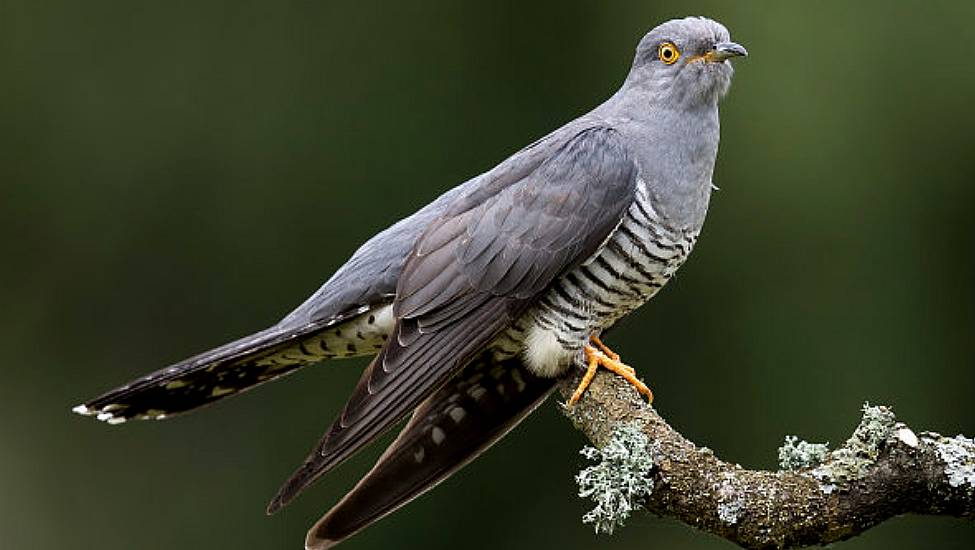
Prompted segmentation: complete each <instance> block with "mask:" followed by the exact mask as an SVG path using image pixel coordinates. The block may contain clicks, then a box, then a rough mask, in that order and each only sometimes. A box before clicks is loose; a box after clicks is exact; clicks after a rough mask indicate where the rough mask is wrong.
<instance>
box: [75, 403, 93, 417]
mask: <svg viewBox="0 0 975 550" xmlns="http://www.w3.org/2000/svg"><path fill="white" fill-rule="evenodd" d="M71 412H73V413H77V414H83V415H85V416H91V414H92V411H91V410H89V409H88V407H86V406H84V405H78V406H77V407H75V408H73V409H71Z"/></svg>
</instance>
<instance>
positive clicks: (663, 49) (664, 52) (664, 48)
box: [657, 42, 680, 65]
mask: <svg viewBox="0 0 975 550" xmlns="http://www.w3.org/2000/svg"><path fill="white" fill-rule="evenodd" d="M657 57H658V58H660V60H661V61H663V62H664V64H665V65H673V64H674V63H676V62H677V60H678V59H680V50H678V49H677V46H676V45H674V43H673V42H664V43H663V44H661V45H660V47H659V48H657Z"/></svg>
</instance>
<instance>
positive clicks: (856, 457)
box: [810, 403, 897, 494]
mask: <svg viewBox="0 0 975 550" xmlns="http://www.w3.org/2000/svg"><path fill="white" fill-rule="evenodd" d="M896 424H897V421H896V418H895V417H894V412H893V411H891V410H890V409H889V408H887V407H883V406H876V407H872V406H870V404H869V403H865V404H864V405H863V418H862V419H861V420H860V425H859V426H857V429H856V430H854V431H853V436H852V437H850V439H848V440H847V441H846V443H845V444H844V445H843V447H841V448H839V449H837V450H836V451H833V453H832V454H830V455H829V460H828V461H827V462H825V463H823V464H821V465H819V466H818V467H816V468H815V469H814V470H813V471H812V472H810V473H811V474H812V476H813V477H815V478H816V479H817V480H819V482H820V484H821V488H822V490H823V492H824V493H826V494H829V493H831V492H833V491H834V490H836V489H837V488H838V487H840V486H842V485H843V484H845V483H847V482H850V481H853V480H856V479H859V478H860V477H862V476H863V475H864V474H865V473H866V472H867V469H869V468H870V466H872V465H873V464H874V462H876V461H877V456H878V455H879V454H880V447H881V444H882V443H884V442H885V441H886V440H887V439H888V438H889V437H891V434H892V433H893V431H894V427H895V426H896Z"/></svg>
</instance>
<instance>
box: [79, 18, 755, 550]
mask: <svg viewBox="0 0 975 550" xmlns="http://www.w3.org/2000/svg"><path fill="white" fill-rule="evenodd" d="M745 55H747V52H746V51H745V48H743V47H742V46H741V45H739V44H737V43H735V42H732V41H731V37H730V35H729V33H728V31H727V29H726V28H725V27H724V26H722V25H721V24H719V23H717V22H715V21H712V20H710V19H706V18H701V17H691V18H686V19H679V20H673V21H668V22H666V23H663V24H661V25H659V26H658V27H656V28H654V29H653V30H651V31H650V32H649V33H647V34H646V35H645V36H644V37H643V39H642V40H641V41H640V42H639V44H638V46H637V49H636V55H635V58H634V60H633V64H632V66H631V69H630V71H629V73H628V75H627V76H626V78H625V80H624V82H623V84H622V86H621V87H620V88H619V90H618V91H617V92H616V93H614V94H613V95H612V96H611V97H610V98H609V99H607V100H606V101H605V102H603V103H602V104H601V105H599V106H598V107H596V108H595V109H593V110H592V111H590V112H589V113H587V114H585V115H583V116H581V117H579V118H577V119H575V120H573V121H571V122H569V123H568V124H566V125H564V126H562V127H561V128H559V129H557V130H555V131H554V132H552V133H550V134H548V135H546V136H544V137H542V138H541V139H539V140H537V141H535V142H534V143H532V144H530V145H528V146H527V147H525V148H523V149H521V150H520V151H518V152H516V153H514V154H513V155H511V156H510V157H508V158H507V159H505V160H504V161H502V162H501V163H500V164H498V165H497V166H496V167H494V168H492V169H491V170H488V171H487V172H485V173H483V174H481V175H479V176H476V177H474V178H472V179H470V180H468V181H467V182H465V183H463V184H461V185H459V186H457V187H455V188H453V189H451V190H449V191H447V192H446V193H444V194H443V195H441V196H440V197H439V198H437V199H436V200H434V201H433V202H431V203H430V204H429V205H427V206H425V207H424V208H422V209H420V210H419V211H418V212H416V213H415V214H413V215H411V216H409V217H407V218H405V219H403V220H400V221H399V222H397V223H395V224H393V225H392V226H390V227H389V228H388V229H386V230H384V231H382V232H381V233H379V234H377V235H376V236H375V237H373V238H372V239H370V240H368V241H367V242H366V243H365V244H363V245H362V246H361V247H360V248H359V249H358V250H357V251H356V252H355V253H354V254H353V255H352V257H351V258H350V259H349V260H348V261H347V262H346V263H345V264H344V265H343V266H342V267H341V268H339V269H338V271H336V272H335V274H334V275H333V276H332V277H331V278H330V279H328V280H327V281H326V282H325V283H324V285H322V287H321V288H320V289H319V290H318V291H316V292H315V293H314V294H313V295H312V296H311V297H309V298H308V299H307V300H305V302H304V303H302V304H301V305H300V306H298V308H297V309H295V310H294V311H292V312H291V313H290V314H288V315H287V316H286V317H284V318H283V319H281V321H280V322H278V323H277V324H275V325H273V326H272V327H270V328H267V329H265V330H262V331H259V332H256V333H254V334H252V335H250V336H246V337H244V338H241V339H239V340H236V341H234V342H230V343H228V344H225V345H223V346H220V347H217V348H215V349H212V350H210V351H207V352H204V353H202V354H200V355H197V356H195V357H192V358H189V359H186V360H185V361H182V362H179V363H176V364H174V365H172V366H169V367H167V368H164V369H162V370H159V371H156V372H153V373H151V374H148V375H145V376H143V377H141V378H138V379H136V380H134V381H132V382H130V383H128V384H126V385H124V386H121V387H118V388H116V389H114V390H111V391H109V392H107V393H105V394H104V395H102V396H100V397H97V398H95V399H92V400H90V401H88V402H86V403H84V404H83V405H79V406H77V407H75V409H74V410H75V412H78V413H80V414H83V415H89V416H94V417H95V418H97V419H98V420H103V421H106V422H108V423H109V424H119V423H122V422H125V421H126V420H132V419H162V418H166V417H169V416H173V415H177V414H180V413H184V412H187V411H190V410H193V409H196V408H198V407H201V406H203V405H207V404H210V403H213V402H215V401H217V400H220V399H223V398H225V397H228V396H231V395H235V394H237V393H240V392H242V391H244V390H247V389H250V388H252V387H255V386H257V385H259V384H262V383H264V382H268V381H271V380H275V379H277V378H280V377H282V376H284V375H286V374H289V373H292V372H294V371H296V370H297V369H299V368H301V367H303V366H306V365H310V364H313V363H318V362H321V361H324V360H327V359H338V358H346V357H356V356H363V355H369V356H374V358H373V359H372V360H371V362H370V363H369V365H368V367H367V368H366V369H365V371H364V372H363V373H362V376H361V378H360V380H359V382H358V384H357V386H356V387H355V389H354V390H353V391H352V394H351V396H350V397H349V399H348V401H347V403H346V405H345V407H344V409H343V410H342V412H341V414H340V415H339V417H338V418H337V419H335V421H334V422H333V424H332V425H331V427H329V428H328V430H327V431H326V433H325V435H324V437H323V438H322V439H321V440H320V441H319V443H318V444H317V445H316V446H315V447H314V448H313V450H312V452H311V454H310V456H308V458H307V459H306V461H305V462H304V464H303V465H302V466H300V467H299V468H298V470H297V471H296V472H295V473H294V475H293V476H292V477H291V478H290V479H289V480H288V481H287V482H285V484H284V485H283V487H282V488H281V489H280V491H279V492H278V494H277V495H276V496H275V497H274V498H273V500H272V501H271V503H270V505H269V506H268V513H273V512H275V511H277V510H278V509H279V508H281V507H282V506H284V505H286V504H288V503H289V502H290V501H291V500H292V499H294V498H295V496H296V495H297V494H298V493H299V492H301V491H302V490H303V489H305V488H306V487H308V486H309V485H310V484H311V483H312V482H314V481H315V480H317V479H319V478H320V477H321V476H322V475H324V474H326V473H327V472H329V471H330V470H332V469H333V468H335V467H336V466H338V465H339V464H340V463H342V462H343V461H344V460H346V459H347V458H349V457H350V456H351V455H352V454H353V453H355V452H356V451H358V450H360V449H361V448H362V447H363V446H364V445H366V444H368V443H369V442H370V441H372V440H374V439H375V438H377V437H378V436H379V435H380V434H382V433H383V432H384V431H386V430H387V429H388V428H390V427H391V426H392V425H394V424H395V423H396V422H397V421H399V420H400V419H402V418H404V417H405V416H406V415H407V414H409V413H412V415H411V416H410V417H409V420H408V421H407V422H406V424H405V426H404V427H403V428H402V431H401V432H400V434H399V436H398V437H397V438H396V439H395V440H394V441H393V443H391V444H390V446H389V448H388V449H386V451H385V453H383V454H382V456H381V457H380V458H379V460H378V462H377V463H376V464H375V466H374V467H373V468H372V470H370V471H369V472H368V473H367V474H366V475H365V476H364V477H363V478H362V479H361V480H360V481H359V482H358V484H357V485H355V487H354V488H353V489H352V490H351V491H350V492H349V493H348V494H347V495H346V496H345V497H344V498H343V499H342V500H341V501H340V502H339V503H338V504H336V505H335V506H334V507H333V508H332V509H331V510H330V511H329V512H328V513H327V514H326V515H325V516H323V517H322V518H321V519H320V520H319V521H318V522H317V523H316V524H315V525H314V526H313V527H312V528H311V530H310V531H309V532H308V535H307V539H306V546H307V548H314V549H321V548H327V547H330V546H332V545H333V544H336V543H337V542H339V541H341V540H343V539H345V538H347V537H348V536H350V535H352V534H354V533H355V532H357V531H359V530H360V529H362V528H364V527H366V526H367V525H369V524H370V523H372V522H374V521H376V520H377V519H379V518H381V517H383V516H384V515H386V514H389V513H390V512H392V511H394V510H395V509H397V508H399V507H400V506H402V505H404V504H405V503H407V502H409V501H410V500H411V499H413V498H415V497H417V496H418V495H420V494H421V493H423V492H425V491H427V490H429V489H430V488H432V487H433V486H434V485H436V484H437V483H439V482H440V481H442V480H444V479H445V478H446V477H448V476H449V475H451V474H452V473H453V472H455V471H456V470H457V469H459V468H461V467H462V466H464V465H465V464H467V463H468V462H470V461H471V460H473V459H474V458H476V457H477V456H478V455H479V454H480V453H481V452H483V451H484V450H485V449H487V448H488V447H490V446H491V445H492V444H493V443H494V442H496V441H497V440H498V439H500V438H501V437H502V436H504V435H505V434H506V433H507V432H508V431H509V430H511V429H512V428H513V427H514V426H515V425H517V424H518V423H519V422H520V421H521V420H522V419H523V418H524V417H525V416H527V415H528V414H529V413H530V412H531V411H533V410H534V409H535V408H536V407H537V406H538V405H539V404H540V403H541V402H542V401H543V400H545V398H546V397H547V396H548V395H549V394H550V393H551V391H552V389H553V388H554V386H555V381H556V380H557V379H558V378H559V377H560V376H562V375H563V374H565V373H566V372H568V371H569V369H571V368H574V367H575V368H585V369H586V374H585V376H584V377H583V381H582V383H581V384H580V385H579V388H578V390H577V391H576V393H575V394H574V395H573V396H572V397H571V398H570V400H569V403H568V404H569V405H570V406H571V405H572V404H573V403H574V402H575V401H576V400H578V399H579V398H580V396H582V395H583V394H584V391H585V386H586V384H587V383H588V382H589V381H590V380H591V379H592V376H593V374H594V373H595V372H596V370H597V369H598V368H600V367H603V368H607V369H610V370H612V371H613V372H615V373H617V374H618V375H620V376H622V377H625V378H626V379H627V380H628V381H629V382H630V383H632V384H633V385H634V386H635V387H636V388H637V389H638V390H639V391H640V392H642V393H644V394H645V395H647V397H648V398H650V397H651V394H650V390H649V389H648V388H647V387H646V386H644V384H643V383H642V382H641V381H640V380H639V379H638V378H637V377H636V375H635V373H634V371H633V369H632V368H630V367H628V366H627V365H625V364H624V363H622V362H621V360H620V358H619V356H618V355H617V354H615V353H613V352H612V351H610V350H609V348H607V347H606V346H605V345H604V344H603V343H602V342H601V341H600V339H599V337H600V334H601V333H602V332H603V331H605V330H606V329H607V328H609V327H611V326H612V325H613V324H614V323H615V322H616V321H618V320H619V319H620V318H622V317H623V316H625V315H627V314H628V313H630V312H632V311H633V310H634V309H635V308H637V307H639V306H640V305H642V304H643V303H645V302H646V301H647V300H649V299H650V297H652V296H653V295H654V294H655V293H656V292H657V291H658V290H660V288H661V287H663V286H664V284H666V283H667V281H668V280H669V279H670V278H671V277H673V275H674V273H675V272H676V271H677V269H678V268H679V267H680V266H681V264H682V263H683V262H684V260H685V259H686V258H687V256H688V254H689V253H690V252H691V249H692V248H693V247H694V243H695V242H696V240H697V238H698V235H699V233H700V231H701V227H702V224H703V222H704V217H705V213H706V212H707V208H708V202H709V198H710V195H711V192H712V174H713V171H714V163H715V158H716V156H717V152H718V139H719V122H718V103H719V101H720V100H721V98H722V97H723V96H724V95H725V94H726V92H727V91H728V87H729V85H730V83H731V78H732V74H733V69H732V66H731V63H730V61H729V60H730V59H731V58H734V57H736V56H745Z"/></svg>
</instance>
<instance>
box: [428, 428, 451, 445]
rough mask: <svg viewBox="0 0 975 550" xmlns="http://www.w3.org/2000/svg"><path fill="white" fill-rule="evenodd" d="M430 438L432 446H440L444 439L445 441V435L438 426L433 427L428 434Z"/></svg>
mask: <svg viewBox="0 0 975 550" xmlns="http://www.w3.org/2000/svg"><path fill="white" fill-rule="evenodd" d="M430 438H431V439H433V443H434V445H440V444H441V443H443V440H444V439H447V434H445V433H443V430H442V429H440V426H434V427H433V430H432V431H431V432H430Z"/></svg>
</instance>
